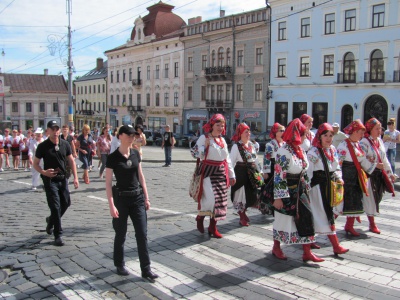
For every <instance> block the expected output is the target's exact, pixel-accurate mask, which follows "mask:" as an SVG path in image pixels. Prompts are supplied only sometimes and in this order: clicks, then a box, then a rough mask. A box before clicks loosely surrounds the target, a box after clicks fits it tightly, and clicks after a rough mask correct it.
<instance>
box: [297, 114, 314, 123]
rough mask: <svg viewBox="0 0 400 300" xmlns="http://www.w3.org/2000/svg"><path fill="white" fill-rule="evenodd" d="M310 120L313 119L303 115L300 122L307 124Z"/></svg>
mask: <svg viewBox="0 0 400 300" xmlns="http://www.w3.org/2000/svg"><path fill="white" fill-rule="evenodd" d="M308 119H312V118H311V116H309V115H307V114H302V115H301V117H300V121H301V122H302V123H303V124H305V123H306V122H307V120H308Z"/></svg>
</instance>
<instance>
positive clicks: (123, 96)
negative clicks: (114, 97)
mask: <svg viewBox="0 0 400 300" xmlns="http://www.w3.org/2000/svg"><path fill="white" fill-rule="evenodd" d="M125 105H126V95H125V94H123V95H122V106H125Z"/></svg>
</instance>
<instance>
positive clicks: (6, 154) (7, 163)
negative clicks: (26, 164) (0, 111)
mask: <svg viewBox="0 0 400 300" xmlns="http://www.w3.org/2000/svg"><path fill="white" fill-rule="evenodd" d="M10 140H11V135H10V129H9V128H6V129H4V135H3V149H4V168H6V169H10V160H9V154H10V153H11V151H10V146H9V145H10Z"/></svg>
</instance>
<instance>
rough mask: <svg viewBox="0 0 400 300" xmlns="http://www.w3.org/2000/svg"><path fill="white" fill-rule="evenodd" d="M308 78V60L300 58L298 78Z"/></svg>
mask: <svg viewBox="0 0 400 300" xmlns="http://www.w3.org/2000/svg"><path fill="white" fill-rule="evenodd" d="M307 76H310V58H309V57H308V56H305V57H300V77H307Z"/></svg>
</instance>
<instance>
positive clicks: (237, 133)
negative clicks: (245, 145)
mask: <svg viewBox="0 0 400 300" xmlns="http://www.w3.org/2000/svg"><path fill="white" fill-rule="evenodd" d="M247 129H250V127H249V125H247V124H246V123H240V124H239V125H238V126H237V127H236V131H235V134H234V135H233V136H232V138H231V140H232V141H234V142H238V141H239V140H240V138H241V136H242V133H243V132H244V131H245V130H247Z"/></svg>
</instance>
